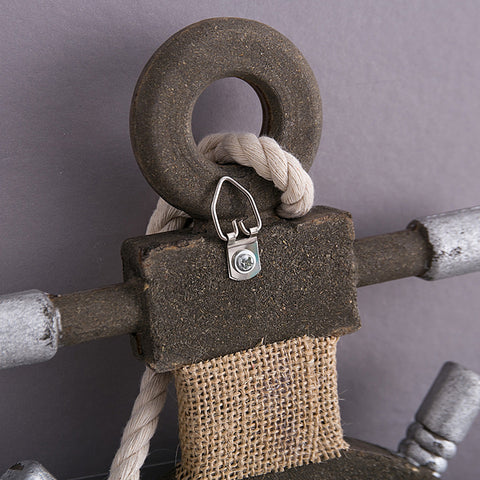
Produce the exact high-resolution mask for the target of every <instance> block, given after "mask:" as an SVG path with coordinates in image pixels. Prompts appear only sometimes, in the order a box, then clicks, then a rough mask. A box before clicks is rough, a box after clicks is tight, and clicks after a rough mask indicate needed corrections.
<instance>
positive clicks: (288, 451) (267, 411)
mask: <svg viewBox="0 0 480 480" xmlns="http://www.w3.org/2000/svg"><path fill="white" fill-rule="evenodd" d="M337 340H338V339H337V338H336V337H327V338H310V337H302V338H296V339H293V340H288V341H285V342H279V343H274V344H270V345H261V346H259V347H256V348H253V349H251V350H247V351H244V352H238V353H235V354H232V355H227V356H224V357H221V358H216V359H213V360H209V361H206V362H201V363H197V364H193V365H189V366H186V367H183V368H181V369H179V370H178V371H177V372H176V374H175V384H176V388H177V396H178V406H179V430H180V445H181V449H182V462H181V465H180V467H179V469H178V470H177V479H178V480H201V479H202V480H203V479H205V480H240V479H242V478H245V477H249V476H255V475H262V474H265V473H270V472H281V471H283V470H285V469H287V468H292V467H298V466H300V465H304V464H307V463H313V462H321V461H323V460H328V459H330V458H334V457H337V456H339V454H340V451H341V450H342V449H345V448H348V444H347V443H346V442H345V441H344V440H343V432H342V428H341V424H340V411H339V406H338V393H337V372H336V345H337Z"/></svg>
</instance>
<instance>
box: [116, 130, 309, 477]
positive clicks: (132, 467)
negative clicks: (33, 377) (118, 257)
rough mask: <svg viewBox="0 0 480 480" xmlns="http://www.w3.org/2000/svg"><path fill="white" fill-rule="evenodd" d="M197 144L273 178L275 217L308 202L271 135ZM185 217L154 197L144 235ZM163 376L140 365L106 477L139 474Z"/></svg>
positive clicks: (296, 212) (303, 183)
mask: <svg viewBox="0 0 480 480" xmlns="http://www.w3.org/2000/svg"><path fill="white" fill-rule="evenodd" d="M198 148H199V150H200V152H201V153H202V154H203V155H205V156H206V158H207V159H209V160H210V161H212V162H215V163H220V164H225V163H232V162H234V163H238V164H240V165H244V166H248V167H252V168H254V169H255V171H256V172H257V173H258V174H259V175H260V176H261V177H263V178H265V179H267V180H271V181H273V182H274V184H275V186H276V187H277V188H278V189H279V190H281V191H283V192H284V193H283V194H282V196H281V201H282V203H281V205H280V207H279V208H278V210H277V213H278V214H279V215H280V216H281V217H284V218H294V217H301V216H302V215H305V214H306V213H307V212H308V211H309V210H310V209H311V208H312V205H313V194H314V191H313V182H312V180H311V178H310V176H309V175H308V173H307V172H305V170H304V169H303V167H302V165H301V164H300V162H299V161H298V160H297V159H296V158H295V157H294V156H293V155H292V154H290V153H288V152H286V151H285V150H282V148H281V147H280V146H279V145H278V143H277V142H276V141H275V140H274V139H272V138H269V137H257V136H255V135H253V134H251V133H242V134H232V133H227V134H214V135H209V136H207V137H205V138H204V139H203V140H202V141H201V142H200V143H199V145H198ZM188 218H189V216H188V215H187V214H186V213H185V212H182V211H181V210H178V209H177V208H175V207H172V206H171V205H169V204H168V203H167V202H166V201H165V200H163V199H162V198H159V200H158V203H157V207H156V209H155V211H154V212H153V214H152V216H151V218H150V221H149V222H148V226H147V235H150V234H153V233H159V232H167V231H171V230H176V229H179V228H182V227H183V226H184V225H185V222H186V221H187V219H188ZM169 380H170V374H168V373H167V374H165V373H156V372H154V371H153V370H151V369H150V368H149V367H147V368H146V370H145V372H144V374H143V377H142V380H141V383H140V391H139V394H138V396H137V398H136V400H135V403H134V405H133V409H132V413H131V416H130V419H129V420H128V422H127V425H126V426H125V429H124V431H123V435H122V440H121V442H120V447H119V449H118V450H117V453H116V454H115V457H114V459H113V462H112V465H111V467H110V476H109V477H108V480H139V478H140V468H141V467H142V465H143V463H144V462H145V458H146V457H147V455H148V450H149V446H150V439H151V438H152V437H153V435H154V433H155V430H156V428H157V424H158V416H159V415H160V412H161V410H162V408H163V406H164V404H165V400H166V396H167V387H168V383H169Z"/></svg>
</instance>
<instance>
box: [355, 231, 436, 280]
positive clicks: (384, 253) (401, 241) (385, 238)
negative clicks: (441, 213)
mask: <svg viewBox="0 0 480 480" xmlns="http://www.w3.org/2000/svg"><path fill="white" fill-rule="evenodd" d="M354 249H355V264H356V272H357V286H358V287H364V286H366V285H372V284H374V283H382V282H388V281H390V280H397V279H399V278H405V277H412V276H417V275H422V274H423V273H425V271H426V270H427V268H428V265H429V261H430V258H431V256H432V252H431V248H430V247H429V246H428V243H427V242H426V241H425V239H424V237H423V236H422V235H421V234H420V232H418V231H414V230H402V231H399V232H394V233H386V234H384V235H375V236H372V237H367V238H362V239H360V240H355V243H354Z"/></svg>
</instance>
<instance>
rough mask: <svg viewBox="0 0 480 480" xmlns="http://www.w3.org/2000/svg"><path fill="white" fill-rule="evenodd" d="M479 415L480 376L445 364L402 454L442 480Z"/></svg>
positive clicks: (410, 429) (401, 447) (400, 447)
mask: <svg viewBox="0 0 480 480" xmlns="http://www.w3.org/2000/svg"><path fill="white" fill-rule="evenodd" d="M479 411H480V376H479V375H478V374H476V373H475V372H473V371H471V370H468V369H467V368H465V367H462V366H461V365H459V364H457V363H453V362H447V363H445V364H444V365H443V367H442V369H441V370H440V373H439V374H438V376H437V378H436V379H435V382H434V383H433V385H432V387H431V388H430V390H429V392H428V393H427V395H426V397H425V399H424V400H423V402H422V404H421V405H420V408H419V409H418V411H417V413H416V415H415V422H414V423H412V424H411V425H410V426H409V427H408V430H407V436H406V438H405V439H404V440H402V441H401V442H400V445H399V447H398V451H399V453H400V454H401V455H402V456H404V457H405V458H407V460H408V461H409V462H410V463H412V464H413V465H421V466H425V467H427V468H429V469H430V470H432V471H433V472H434V475H435V476H437V477H439V476H440V475H441V474H442V473H444V472H445V471H446V469H447V466H448V460H449V459H450V458H452V457H453V456H454V455H455V453H456V451H457V448H456V444H457V443H459V442H461V441H462V440H463V439H464V438H465V436H466V435H467V433H468V430H469V429H470V427H471V425H472V423H473V421H474V420H475V417H476V416H477V415H478V412H479Z"/></svg>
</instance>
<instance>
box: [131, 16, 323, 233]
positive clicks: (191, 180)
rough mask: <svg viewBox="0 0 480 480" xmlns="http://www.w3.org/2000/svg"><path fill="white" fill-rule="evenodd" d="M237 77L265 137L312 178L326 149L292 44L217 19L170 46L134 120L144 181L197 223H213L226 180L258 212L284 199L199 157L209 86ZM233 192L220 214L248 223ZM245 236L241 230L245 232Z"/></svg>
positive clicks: (250, 174) (317, 109)
mask: <svg viewBox="0 0 480 480" xmlns="http://www.w3.org/2000/svg"><path fill="white" fill-rule="evenodd" d="M225 77H237V78H240V79H242V80H245V81H246V82H247V83H249V84H250V85H251V86H252V87H253V89H254V90H255V91H256V92H257V94H258V96H259V98H260V101H261V103H262V107H263V125H262V130H261V134H262V135H268V136H270V137H273V138H274V139H275V140H276V141H277V142H278V143H279V144H280V145H281V146H282V147H283V148H284V149H285V150H287V151H289V152H291V153H292V154H293V155H294V156H295V157H296V158H298V159H299V160H300V162H301V163H302V165H303V168H305V169H306V170H308V169H309V168H310V166H311V164H312V162H313V159H314V157H315V154H316V152H317V148H318V144H319V141H320V133H321V126H322V109H321V100H320V93H319V90H318V85H317V82H316V80H315V77H314V75H313V72H312V70H311V68H310V66H309V65H308V63H307V61H306V60H305V58H304V57H303V55H302V54H301V53H300V51H299V50H298V49H297V48H296V47H295V45H293V43H292V42H290V40H288V39H287V38H286V37H284V36H283V35H282V34H280V33H279V32H277V31H276V30H274V29H273V28H271V27H269V26H267V25H264V24H262V23H259V22H256V21H253V20H247V19H242V18H211V19H208V20H202V21H201V22H198V23H196V24H193V25H190V26H188V27H186V28H184V29H183V30H181V31H180V32H178V33H176V34H175V35H173V36H172V37H170V39H169V40H167V41H166V42H165V43H164V44H163V45H162V46H161V47H160V48H159V49H158V50H157V51H156V52H155V53H154V55H153V56H152V58H151V59H150V60H149V62H148V63H147V65H146V66H145V68H144V70H143V72H142V73H141V75H140V78H139V80H138V83H137V86H136V88H135V92H134V95H133V100H132V106H131V112H130V134H131V140H132V147H133V151H134V153H135V157H136V159H137V162H138V164H139V165H140V168H141V170H142V172H143V174H144V175H145V177H146V179H147V180H148V182H149V183H150V185H151V186H152V187H153V189H154V190H155V191H157V192H158V193H159V194H160V195H161V196H162V197H163V198H164V199H165V200H166V201H167V202H169V203H170V204H172V205H173V206H175V207H177V208H179V209H181V210H183V211H185V212H187V213H188V214H189V215H191V216H192V217H194V218H203V219H208V218H209V217H210V208H209V206H210V199H211V198H212V195H213V192H214V190H215V186H216V185H217V183H218V181H219V179H220V178H222V177H223V176H225V175H227V176H230V177H232V178H236V179H238V180H239V181H241V182H242V185H243V186H244V187H245V188H246V189H247V190H248V191H249V192H250V193H251V194H252V195H253V197H254V198H255V201H256V203H257V205H258V208H259V211H261V212H263V211H266V210H273V209H274V208H275V207H276V206H277V205H278V204H279V203H280V194H281V193H280V192H279V191H278V190H277V189H276V188H275V187H274V186H273V183H272V182H269V181H267V180H265V179H263V178H260V177H259V176H258V175H257V174H256V173H255V172H254V171H253V170H252V169H250V168H247V167H242V166H239V165H216V164H214V163H212V162H210V161H208V160H207V159H206V158H204V157H203V156H202V155H201V154H200V152H199V151H198V148H197V145H196V144H195V141H194V139H193V135H192V112H193V107H194V106H195V103H196V101H197V99H198V97H199V96H200V94H201V93H202V92H203V91H204V90H205V88H207V87H208V85H210V84H211V83H213V82H214V81H216V80H219V79H221V78H225ZM236 200H237V197H236V196H235V194H234V192H228V193H227V194H226V195H225V197H224V200H223V201H222V204H221V205H219V206H218V210H217V214H218V217H219V218H220V219H225V218H228V217H229V216H230V218H231V216H232V215H234V216H236V217H239V218H241V217H242V216H243V215H244V212H242V208H243V206H242V205H239V204H238V202H237V201H236ZM239 227H240V228H242V225H241V224H240V225H239Z"/></svg>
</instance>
